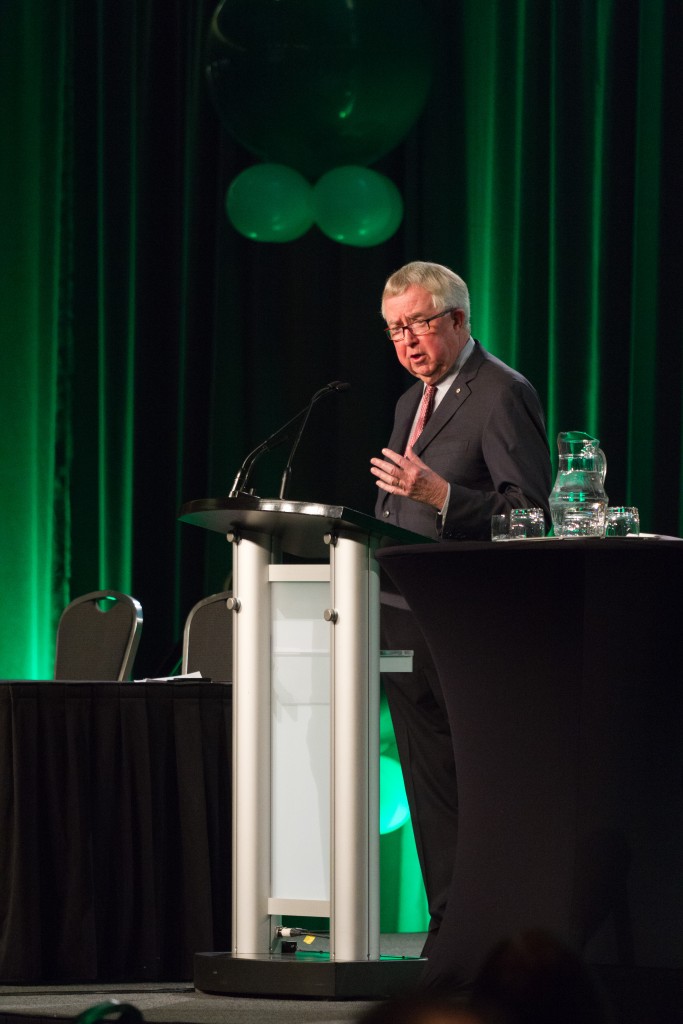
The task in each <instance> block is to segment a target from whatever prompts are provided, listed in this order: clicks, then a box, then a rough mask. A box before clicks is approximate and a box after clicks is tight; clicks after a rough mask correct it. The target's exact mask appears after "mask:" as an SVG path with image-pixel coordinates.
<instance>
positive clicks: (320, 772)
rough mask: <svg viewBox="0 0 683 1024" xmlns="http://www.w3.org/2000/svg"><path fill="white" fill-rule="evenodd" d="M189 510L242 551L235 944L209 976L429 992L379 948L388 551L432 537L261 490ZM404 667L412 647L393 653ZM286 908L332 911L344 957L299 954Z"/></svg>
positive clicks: (302, 986)
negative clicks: (382, 643)
mask: <svg viewBox="0 0 683 1024" xmlns="http://www.w3.org/2000/svg"><path fill="white" fill-rule="evenodd" d="M179 518H180V520H181V521H182V522H185V523H190V524H193V525H196V526H199V527H201V528H203V529H208V530H212V531H215V532H218V533H222V534H224V535H225V536H226V537H227V539H228V541H229V542H230V543H231V544H232V548H233V595H234V596H233V598H232V599H231V605H232V611H233V680H234V697H233V723H234V724H233V742H234V747H233V823H232V824H233V879H232V894H233V917H232V950H231V951H230V952H218V953H214V952H206V953H204V952H198V953H197V954H196V955H195V978H194V980H195V986H196V988H198V989H199V990H201V991H205V992H212V993H224V994H238V993H239V994H243V995H246V994H252V995H280V996H318V997H320V998H330V997H332V998H348V999H358V998H361V999H362V998H386V997H388V996H391V995H395V994H396V993H398V992H401V991H407V990H409V989H411V988H414V987H415V986H416V984H417V981H418V977H419V975H420V973H421V970H422V967H423V965H424V961H423V960H421V959H419V958H408V959H406V958H385V957H382V956H380V950H379V931H380V929H379V721H378V716H379V673H380V650H379V570H378V566H377V561H376V558H375V553H376V550H377V549H378V547H379V546H381V545H383V544H387V543H390V544H398V543H416V542H424V543H428V541H427V538H423V537H418V536H417V535H415V534H412V533H408V532H407V531H404V530H401V529H399V528H397V527H394V526H390V525H388V524H384V523H382V522H380V521H379V520H376V519H374V518H372V517H370V516H366V515H364V514H362V513H360V512H356V511H353V510H352V509H348V508H344V507H342V506H329V505H319V504H310V503H304V502H292V501H285V500H276V499H273V500H264V499H258V498H252V497H250V496H248V495H242V496H239V497H237V498H217V499H201V500H197V501H191V502H189V503H187V504H185V505H183V507H182V508H181V510H180V517H179ZM406 662H407V663H408V664H406ZM399 665H404V666H405V667H406V668H408V669H409V668H410V652H391V653H390V654H389V655H386V656H384V658H383V663H382V668H384V669H386V670H387V671H389V670H391V671H396V670H397V668H398V666H399ZM399 670H400V669H399ZM282 915H287V916H294V917H298V916H300V917H307V918H308V917H320V918H323V919H325V918H329V922H330V944H329V954H327V953H325V954H321V953H315V952H303V951H298V950H297V951H296V952H295V953H283V952H282V949H281V944H280V940H279V937H278V926H279V925H280V922H281V917H282Z"/></svg>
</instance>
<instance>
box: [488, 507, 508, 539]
mask: <svg viewBox="0 0 683 1024" xmlns="http://www.w3.org/2000/svg"><path fill="white" fill-rule="evenodd" d="M508 529H509V522H508V517H507V516H506V515H505V514H504V513H503V514H501V515H495V516H491V540H509V539H510V537H509V534H508Z"/></svg>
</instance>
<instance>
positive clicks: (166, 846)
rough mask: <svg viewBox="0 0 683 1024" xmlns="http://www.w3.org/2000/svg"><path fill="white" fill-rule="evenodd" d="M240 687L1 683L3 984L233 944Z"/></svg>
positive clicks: (180, 971)
mask: <svg viewBox="0 0 683 1024" xmlns="http://www.w3.org/2000/svg"><path fill="white" fill-rule="evenodd" d="M231 720H232V688H231V686H230V685H229V684H228V685H224V684H219V683H196V684H195V683H146V684H142V683H109V682H93V683H89V682H87V683H76V682H66V683H58V682H4V683H0V982H4V983H21V984H26V983H32V984H35V983H38V982H46V981H50V982H55V981H59V982H82V981H94V980H98V981H104V980H110V981H142V980H150V981H155V980H183V979H190V978H191V977H192V967H193V961H192V958H193V954H194V953H195V952H201V951H209V950H216V949H223V950H225V949H229V948H230V898H231V896H230V889H231V884H230V876H231V771H232V755H231V746H232V739H231V729H232V727H231Z"/></svg>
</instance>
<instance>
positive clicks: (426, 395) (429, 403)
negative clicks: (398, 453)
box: [406, 384, 436, 452]
mask: <svg viewBox="0 0 683 1024" xmlns="http://www.w3.org/2000/svg"><path fill="white" fill-rule="evenodd" d="M435 395H436V384H427V385H426V387H425V389H424V392H423V394H422V402H421V404H420V415H419V416H418V417H417V422H416V424H415V426H414V427H413V432H412V434H411V435H410V440H409V441H408V444H407V445H406V452H407V451H408V448H412V447H413V445H414V444H415V442H416V441H417V439H418V437H419V436H420V434H421V433H422V431H423V430H424V427H425V423H426V422H427V420H428V419H429V417H430V416H431V415H432V409H433V408H434V396H435Z"/></svg>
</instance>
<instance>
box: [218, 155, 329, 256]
mask: <svg viewBox="0 0 683 1024" xmlns="http://www.w3.org/2000/svg"><path fill="white" fill-rule="evenodd" d="M225 208H226V211H227V214H228V218H229V220H230V223H231V224H232V225H233V227H235V228H236V229H237V230H238V231H239V232H240V234H242V235H245V237H246V238H251V239H252V240H253V241H255V242H292V241H294V239H295V238H300V237H301V235H303V234H305V233H306V232H307V231H308V230H309V228H310V227H311V226H312V225H313V190H312V188H311V186H310V184H309V183H308V182H307V181H306V179H305V178H304V177H303V175H301V174H299V172H298V171H295V170H294V169H293V168H292V167H283V166H282V165H281V164H256V165H255V166H254V167H248V168H247V169H246V170H245V171H242V173H241V174H238V175H237V177H236V178H235V179H234V181H233V182H232V184H231V185H230V188H229V189H228V193H227V196H226V198H225Z"/></svg>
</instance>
